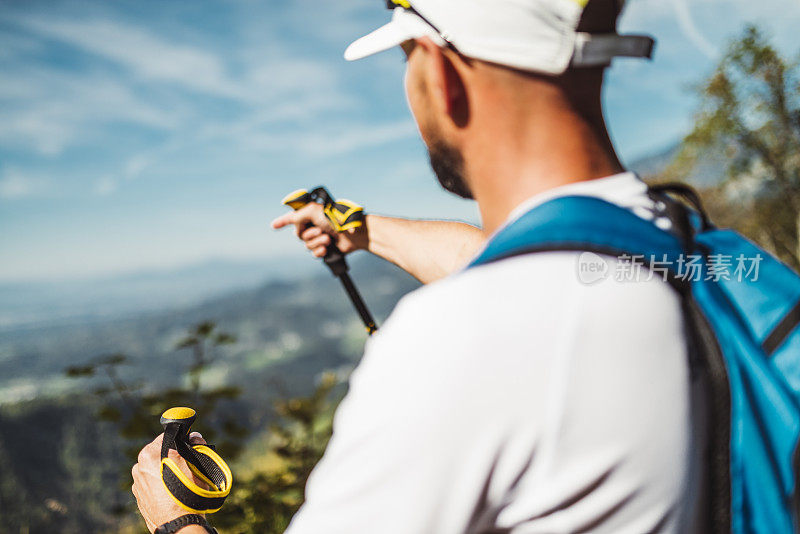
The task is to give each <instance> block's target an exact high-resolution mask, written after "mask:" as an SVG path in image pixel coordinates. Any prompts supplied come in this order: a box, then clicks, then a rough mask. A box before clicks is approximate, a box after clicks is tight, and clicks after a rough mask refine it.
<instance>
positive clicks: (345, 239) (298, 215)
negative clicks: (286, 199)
mask: <svg viewBox="0 0 800 534" xmlns="http://www.w3.org/2000/svg"><path fill="white" fill-rule="evenodd" d="M290 224H291V225H294V227H295V234H296V235H297V237H299V238H300V239H301V240H302V241H303V242H304V243H305V244H306V248H308V250H310V251H311V253H312V254H313V255H314V256H316V257H317V258H322V257H323V256H325V253H326V252H327V250H328V246H330V244H331V243H335V244H336V246H338V247H339V250H341V251H342V252H343V253H345V254H347V253H349V252H353V251H354V250H362V249H366V248H367V246H368V245H369V238H368V235H367V229H366V224H364V225H362V226H360V227H358V228H354V229H352V230H346V231H344V232H341V233H339V232H336V230H334V229H333V226H331V223H330V221H329V220H328V218H327V217H326V216H325V214H324V213H323V211H322V205H321V204H317V203H316V202H310V203H308V204H306V205H305V206H303V207H302V208H300V209H299V210H297V211H292V212H289V213H287V214H285V215H281V216H280V217H278V218H277V219H275V220H274V221H272V227H273V228H274V229H276V230H277V229H279V228H283V227H285V226H289V225H290Z"/></svg>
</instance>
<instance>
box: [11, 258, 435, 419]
mask: <svg viewBox="0 0 800 534" xmlns="http://www.w3.org/2000/svg"><path fill="white" fill-rule="evenodd" d="M306 263H308V264H309V266H310V267H309V268H308V270H309V271H310V272H311V273H313V274H310V275H308V276H304V277H303V276H296V277H294V278H291V279H289V278H288V277H285V278H283V279H280V278H279V279H276V280H273V281H271V282H268V283H265V284H261V285H258V286H257V287H249V288H246V289H240V290H236V291H227V292H225V293H224V294H222V295H217V296H212V297H209V298H205V299H204V300H201V299H200V298H199V297H198V298H196V299H190V300H194V302H193V303H191V304H188V305H185V306H176V305H172V306H169V307H168V308H165V309H161V310H159V311H147V312H140V313H130V314H126V315H121V316H117V317H114V318H109V317H106V318H103V319H98V318H92V319H86V318H84V319H80V318H78V317H75V318H73V319H72V320H71V321H70V322H68V323H67V322H50V323H47V324H38V325H32V324H28V325H18V326H16V327H11V326H7V327H6V328H5V330H4V331H3V332H2V333H0V404H3V403H8V402H15V401H19V400H23V399H32V398H37V397H43V396H44V397H47V396H54V395H60V394H62V393H65V392H68V391H70V390H71V389H74V388H75V387H76V386H77V383H75V382H74V381H71V380H69V379H66V378H65V377H64V369H65V368H66V367H68V366H70V365H78V364H83V363H85V362H87V361H89V360H90V359H91V358H93V357H96V356H98V355H103V354H109V353H124V354H126V355H128V356H129V357H130V364H129V365H127V366H125V368H124V369H123V372H124V374H125V376H127V377H128V378H129V379H131V380H141V381H143V382H146V383H147V384H148V385H150V386H154V385H157V384H161V385H163V384H169V383H171V382H173V383H174V381H175V380H178V379H180V377H181V376H182V375H183V373H184V372H185V370H186V369H185V368H183V366H184V364H185V362H186V357H185V356H186V354H185V353H184V354H183V355H179V354H178V353H176V351H175V345H176V343H177V342H178V341H179V340H180V339H181V338H182V337H184V335H185V333H186V331H187V330H188V329H189V328H190V327H192V326H193V325H195V324H197V323H200V322H202V321H206V320H212V321H215V322H217V323H218V324H219V326H220V328H221V329H222V330H225V331H226V332H230V333H232V334H234V335H235V336H236V337H237V339H238V342H237V343H236V345H234V346H232V347H230V348H226V349H225V350H224V351H222V352H221V354H220V356H221V358H220V360H219V363H218V367H217V368H216V370H215V371H214V373H217V374H216V375H215V376H218V379H219V380H220V381H223V382H226V383H236V384H239V385H242V386H244V387H247V385H250V386H252V387H251V389H250V394H251V395H254V396H256V397H257V396H258V395H260V394H261V392H262V391H263V384H264V381H265V380H266V377H274V378H276V379H279V380H280V381H281V382H284V383H286V384H287V387H288V388H289V389H290V390H293V389H297V387H300V385H302V384H305V385H308V384H310V383H313V378H314V376H316V374H318V373H320V372H321V371H323V370H325V369H337V368H339V367H342V366H344V367H351V366H352V365H353V363H354V362H355V361H356V360H357V358H358V357H359V356H360V355H361V350H362V347H363V343H364V341H365V340H366V334H365V332H364V328H363V326H361V324H360V321H359V319H358V316H357V315H356V313H355V311H354V310H353V307H352V305H351V304H350V301H349V300H348V298H347V296H346V295H345V294H344V291H343V290H342V288H341V285H340V284H339V282H338V281H337V280H336V279H335V278H334V277H333V276H332V275H331V274H330V272H329V271H328V270H327V269H326V268H325V267H324V266H323V265H322V263H321V262H318V261H312V260H310V259H306ZM351 264H352V266H353V269H352V273H353V278H354V280H355V282H356V285H357V286H358V288H359V289H360V290H361V292H362V294H363V296H364V298H365V300H366V301H367V304H368V305H369V307H370V309H371V310H372V312H373V314H374V315H375V317H376V318H377V319H378V320H379V321H382V320H383V319H384V318H385V317H386V316H387V315H388V314H389V313H390V312H391V310H392V309H393V308H394V306H395V304H396V303H397V300H398V299H399V298H400V297H401V296H402V295H404V294H405V293H407V292H408V291H410V290H412V289H414V288H415V287H417V286H418V285H419V284H418V282H416V281H415V280H413V279H412V278H411V277H410V276H409V275H407V274H406V273H404V272H402V271H401V270H399V269H398V268H396V267H394V266H393V265H391V264H389V263H387V262H385V261H382V260H379V259H377V258H376V257H374V256H371V255H369V254H366V253H358V254H356V255H355V256H354V257H353V258H352V259H351ZM303 269H306V268H305V267H303ZM200 293H201V294H202V293H203V291H200ZM206 294H207V291H206ZM187 298H188V297H187ZM223 356H224V357H223ZM154 370H157V372H154ZM214 373H211V374H214ZM101 379H102V377H101Z"/></svg>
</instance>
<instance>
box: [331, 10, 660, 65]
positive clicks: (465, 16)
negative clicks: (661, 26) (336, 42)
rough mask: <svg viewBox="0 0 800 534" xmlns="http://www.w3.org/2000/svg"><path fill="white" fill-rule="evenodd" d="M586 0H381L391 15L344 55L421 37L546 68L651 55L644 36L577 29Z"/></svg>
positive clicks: (503, 61) (488, 57) (470, 53)
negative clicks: (589, 31) (619, 57)
mask: <svg viewBox="0 0 800 534" xmlns="http://www.w3.org/2000/svg"><path fill="white" fill-rule="evenodd" d="M588 1H589V0H386V4H387V6H388V7H390V8H392V9H393V14H392V20H391V22H389V23H388V24H386V25H384V26H382V27H380V28H378V29H377V30H375V31H373V32H372V33H370V34H368V35H365V36H364V37H362V38H361V39H358V40H357V41H355V42H354V43H353V44H351V45H350V46H349V47H347V50H345V52H344V57H345V59H347V60H349V61H353V60H356V59H361V58H363V57H366V56H369V55H372V54H375V53H377V52H381V51H383V50H387V49H389V48H392V47H394V46H397V45H399V44H401V43H403V42H404V41H407V40H409V39H418V38H420V37H429V38H430V39H432V40H433V41H434V42H435V43H437V44H438V45H439V46H451V47H453V48H454V49H455V50H458V52H459V53H461V54H464V55H465V56H467V57H471V58H475V59H480V60H484V61H489V62H492V63H497V64H500V65H506V66H508V67H514V68H518V69H522V70H527V71H532V72H538V73H542V74H551V75H557V74H561V73H563V72H564V71H565V70H567V67H569V66H573V67H594V66H602V65H608V64H610V63H611V59H612V58H614V57H616V56H627V57H647V58H649V57H650V56H651V54H652V50H653V44H654V41H653V39H652V38H651V37H648V36H644V35H617V34H616V33H602V34H589V33H584V32H579V31H577V30H576V28H577V27H578V23H579V22H580V19H581V14H582V13H583V10H584V8H585V7H586V4H587V3H588ZM593 1H598V0H593Z"/></svg>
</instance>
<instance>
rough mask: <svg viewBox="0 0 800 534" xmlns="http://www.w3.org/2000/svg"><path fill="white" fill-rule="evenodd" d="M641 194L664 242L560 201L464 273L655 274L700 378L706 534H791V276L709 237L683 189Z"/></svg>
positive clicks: (795, 359) (772, 262) (718, 234)
mask: <svg viewBox="0 0 800 534" xmlns="http://www.w3.org/2000/svg"><path fill="white" fill-rule="evenodd" d="M667 193H669V194H667ZM670 194H671V195H673V196H670ZM650 195H651V196H652V197H653V198H654V200H656V202H657V203H658V205H659V207H662V208H664V209H665V213H666V214H667V215H668V217H669V219H670V220H671V221H672V228H673V230H672V231H665V230H662V229H660V228H659V227H658V226H657V225H656V224H654V223H653V222H651V221H647V220H644V219H642V218H640V217H638V216H636V215H635V214H633V213H632V212H630V211H628V210H626V209H624V208H621V207H619V206H616V205H614V204H610V203H608V202H605V201H603V200H600V199H597V198H592V197H580V196H570V197H561V198H556V199H554V200H551V201H549V202H546V203H544V204H542V205H540V206H538V207H535V208H533V209H532V210H530V211H529V212H527V213H526V214H525V215H523V216H522V217H521V218H519V219H517V220H516V221H514V222H513V223H511V224H510V225H509V226H507V227H506V228H504V229H502V230H501V231H500V232H499V233H498V234H497V235H496V236H495V237H494V238H493V239H492V240H491V241H490V243H489V244H488V245H487V247H486V249H485V250H484V251H483V253H482V254H481V255H480V256H479V257H478V258H477V259H475V260H474V261H473V263H472V264H471V265H470V267H472V266H478V265H484V264H487V263H490V262H494V261H499V260H502V259H505V258H509V257H513V256H518V255H521V254H530V253H534V252H543V251H559V250H561V251H563V250H566V251H580V252H588V253H594V254H600V255H607V256H614V257H618V258H621V259H625V260H627V261H624V262H622V264H623V265H631V266H632V267H635V266H637V265H638V266H641V267H644V268H645V269H644V270H645V272H648V271H649V273H656V272H659V273H662V274H663V275H664V278H665V279H666V280H667V281H668V282H669V283H670V285H671V286H672V287H673V288H674V289H675V290H676V291H678V293H679V294H680V295H681V297H682V299H681V300H682V303H683V310H684V316H685V319H686V321H687V325H688V327H689V328H688V329H687V331H688V332H690V336H689V337H690V340H689V344H690V347H689V352H690V355H691V356H690V358H691V360H692V365H693V366H697V365H700V366H701V370H702V372H704V374H705V378H706V391H707V394H708V399H707V404H708V415H709V429H708V430H709V443H708V451H707V455H706V458H705V465H706V466H707V487H708V491H709V510H708V516H709V525H708V527H707V531H708V532H719V533H722V532H735V533H737V534H738V533H750V532H759V533H768V534H778V533H783V532H797V531H798V525H800V522H799V521H800V493H799V492H798V476H799V475H800V471H799V470H798V469H799V468H800V465H799V464H800V447H798V443H799V442H800V328H797V326H798V324H800V277H798V276H797V274H796V273H794V272H793V271H792V270H791V269H790V268H789V267H787V266H786V265H784V264H783V263H781V262H780V261H778V260H777V259H775V258H774V257H772V256H770V255H769V254H768V253H767V252H765V251H764V250H762V249H760V248H759V247H757V246H756V245H754V244H753V243H751V242H750V241H748V240H747V239H745V238H744V237H742V236H741V235H739V234H737V233H735V232H733V231H731V230H724V229H719V228H715V227H714V226H713V225H712V224H711V222H710V221H709V219H708V217H707V216H706V214H705V212H704V211H703V209H702V206H701V204H700V202H699V199H698V197H697V195H696V194H695V193H694V191H693V190H691V189H690V188H688V187H687V186H684V185H681V184H667V185H662V186H654V187H651V188H650ZM674 195H678V196H681V197H683V198H684V199H685V200H687V201H689V202H690V203H691V204H692V205H693V207H694V209H689V208H688V207H687V206H686V204H684V203H682V202H679V201H677V200H676V199H675V198H674ZM662 203H663V204H662ZM590 256H591V254H590ZM582 257H583V255H582ZM590 259H591V258H590ZM741 264H744V266H742V265H741ZM580 265H581V262H580V261H579V266H580ZM690 267H691V272H690ZM578 268H580V267H578ZM577 274H580V273H577ZM590 274H591V273H590Z"/></svg>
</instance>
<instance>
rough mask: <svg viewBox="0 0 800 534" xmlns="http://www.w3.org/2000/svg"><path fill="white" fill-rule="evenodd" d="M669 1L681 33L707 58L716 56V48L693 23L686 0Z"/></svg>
mask: <svg viewBox="0 0 800 534" xmlns="http://www.w3.org/2000/svg"><path fill="white" fill-rule="evenodd" d="M671 3H672V7H673V8H675V15H676V16H677V17H678V24H680V27H681V30H683V34H684V35H685V36H686V37H687V38H688V39H689V40H690V41H691V42H692V44H694V46H695V47H696V48H697V50H699V51H700V52H701V53H702V54H703V55H705V56H706V57H707V58H709V59H714V58H716V57H717V55H718V53H719V52H718V51H717V48H716V47H715V46H714V45H713V44H711V43H710V42H709V40H708V39H707V38H706V36H705V35H703V33H702V32H701V31H700V29H699V28H698V27H697V25H696V24H695V22H694V19H693V18H692V13H691V11H690V10H689V6H688V4H687V3H686V0H672V2H671Z"/></svg>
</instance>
